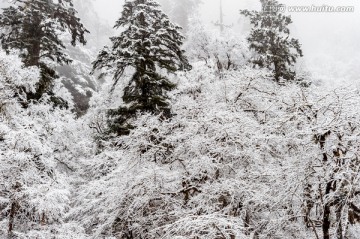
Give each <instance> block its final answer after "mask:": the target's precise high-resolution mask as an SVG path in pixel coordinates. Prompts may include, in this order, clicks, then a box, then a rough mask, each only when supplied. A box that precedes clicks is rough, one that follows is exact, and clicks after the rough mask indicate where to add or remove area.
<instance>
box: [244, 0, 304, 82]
mask: <svg viewBox="0 0 360 239" xmlns="http://www.w3.org/2000/svg"><path fill="white" fill-rule="evenodd" d="M260 1H261V5H262V11H249V10H241V11H240V13H241V14H242V15H244V16H246V17H249V18H250V22H251V25H252V26H253V27H252V29H251V32H250V36H249V37H248V41H249V43H250V49H252V50H254V51H255V52H256V53H257V54H256V56H255V58H254V59H253V61H252V62H253V63H254V65H256V66H259V67H261V68H268V69H271V70H272V71H273V73H274V77H275V80H276V81H278V82H279V81H280V79H281V78H283V79H285V80H294V79H295V72H294V71H293V70H292V69H291V68H292V66H293V65H294V64H295V63H296V60H297V58H298V57H302V56H303V54H302V50H301V44H300V43H299V41H298V40H297V39H294V38H290V30H289V28H288V25H289V24H291V23H292V20H291V17H290V16H285V15H283V14H282V13H281V9H282V7H283V6H282V5H281V4H280V3H279V2H278V1H276V0H260Z"/></svg>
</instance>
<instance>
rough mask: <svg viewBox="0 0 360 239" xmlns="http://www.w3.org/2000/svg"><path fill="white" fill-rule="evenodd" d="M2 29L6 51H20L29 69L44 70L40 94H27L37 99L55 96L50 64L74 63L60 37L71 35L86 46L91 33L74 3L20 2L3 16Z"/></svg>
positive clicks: (1, 40)
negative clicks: (44, 96)
mask: <svg viewBox="0 0 360 239" xmlns="http://www.w3.org/2000/svg"><path fill="white" fill-rule="evenodd" d="M0 29H1V30H2V32H1V34H0V43H1V46H2V47H3V49H5V50H6V51H7V52H9V51H10V50H11V49H18V50H19V51H20V57H21V58H22V60H23V62H24V64H25V66H26V67H30V66H37V67H39V68H40V69H41V76H42V77H41V80H40V82H39V83H38V85H37V91H36V93H35V94H32V93H31V92H27V93H28V98H30V99H36V100H37V99H39V98H40V97H41V96H42V95H43V94H44V93H50V94H52V92H51V88H52V83H53V80H54V79H55V78H56V77H57V74H56V72H55V70H54V69H53V68H52V67H51V66H50V65H49V63H50V62H57V63H60V64H68V63H70V62H71V59H69V57H68V56H67V55H66V54H65V53H64V49H65V45H64V43H63V42H62V40H61V39H60V34H61V33H64V32H69V33H70V35H71V44H72V45H73V46H75V45H76V43H77V42H79V43H81V44H86V40H85V38H84V34H85V33H86V32H88V31H87V30H86V29H85V27H84V26H83V24H82V23H81V22H80V19H79V18H78V17H77V16H76V10H75V9H74V8H73V3H72V0H59V1H53V0H16V1H15V3H14V5H13V6H10V7H7V8H4V9H3V12H2V13H1V14H0Z"/></svg>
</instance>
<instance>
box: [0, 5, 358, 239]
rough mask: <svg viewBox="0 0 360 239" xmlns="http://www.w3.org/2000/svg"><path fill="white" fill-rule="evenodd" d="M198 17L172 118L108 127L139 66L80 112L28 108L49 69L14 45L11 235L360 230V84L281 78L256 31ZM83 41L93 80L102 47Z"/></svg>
mask: <svg viewBox="0 0 360 239" xmlns="http://www.w3.org/2000/svg"><path fill="white" fill-rule="evenodd" d="M148 1H149V2H150V3H151V4H154V6H155V5H156V6H157V7H158V5H157V4H156V3H155V2H154V1H153V0H148ZM65 2H66V0H65ZM128 2H133V1H128ZM142 7H143V8H144V7H145V6H142ZM141 13H142V12H141V11H139V12H138V14H141ZM135 20H136V19H135ZM146 20H149V18H147V19H146ZM193 23H194V24H191V27H190V28H189V31H188V36H189V38H188V42H187V43H186V51H187V55H188V57H189V59H190V60H191V65H192V66H193V67H192V70H189V71H186V72H175V73H174V74H168V73H167V72H166V71H165V70H163V71H161V72H160V73H161V74H163V75H164V76H165V77H167V78H168V80H169V81H171V82H172V83H174V85H176V88H175V89H174V90H173V91H171V92H169V93H168V95H167V102H168V104H169V106H171V117H169V118H167V117H163V115H162V114H161V113H158V114H156V113H154V112H146V111H144V112H142V111H138V112H137V113H136V114H135V116H134V117H133V120H132V122H131V123H132V126H133V129H132V130H131V131H130V132H129V134H128V135H123V136H114V137H111V138H105V139H104V137H102V136H103V135H104V131H106V130H107V127H108V124H107V123H108V122H107V120H108V118H107V116H106V114H107V112H108V110H109V109H113V108H117V107H119V106H121V105H122V104H123V103H124V102H123V100H122V97H123V95H124V89H125V88H126V87H127V84H128V81H127V80H128V79H129V78H131V77H132V76H133V74H134V69H130V70H129V71H127V70H125V71H124V74H123V75H122V77H121V78H120V81H119V82H118V83H119V84H118V87H116V88H113V84H114V82H113V79H112V78H110V77H105V78H103V81H104V83H103V84H102V89H101V90H99V91H98V92H95V93H94V94H93V97H92V99H91V101H90V104H91V108H90V110H89V111H88V112H87V113H86V114H85V115H84V116H82V117H80V118H76V117H75V115H74V114H73V113H72V112H71V111H70V110H68V109H59V108H54V107H53V105H52V104H51V103H49V102H50V101H49V100H48V97H51V96H49V95H47V94H44V96H43V98H42V99H41V100H40V101H39V102H37V103H36V104H34V103H33V102H31V101H30V102H27V104H26V107H25V106H24V104H23V103H24V101H26V100H27V98H26V94H25V92H34V91H35V90H36V84H37V83H38V82H39V80H40V79H41V72H40V70H39V69H38V68H37V67H35V66H34V67H25V66H24V64H23V63H22V61H21V59H20V58H19V57H18V56H17V55H18V53H17V52H14V53H10V54H5V52H4V51H2V50H0V238H1V239H2V238H14V239H15V238H16V239H35V238H36V239H40V238H41V239H49V238H54V239H70V238H71V239H87V238H94V239H102V238H104V239H105V238H106V239H140V238H143V239H158V238H162V239H275V238H281V239H282V238H310V239H319V238H324V239H332V238H349V239H357V238H359V235H360V172H359V171H360V166H359V165H360V160H359V157H360V155H359V153H360V148H359V145H360V141H359V134H360V131H359V130H360V91H359V89H357V87H339V88H336V89H334V88H333V89H330V90H329V89H328V88H325V87H323V85H321V82H318V83H317V84H313V85H308V84H306V86H305V85H301V84H296V83H295V82H291V81H288V82H282V84H279V82H276V81H274V80H273V72H272V71H271V70H269V69H266V68H265V69H254V68H253V67H252V65H250V64H249V60H250V59H251V56H250V54H249V51H248V46H247V44H246V43H245V42H244V41H243V38H241V37H239V36H237V35H236V34H235V33H233V32H231V31H229V32H227V33H224V34H223V35H222V36H219V35H217V34H215V33H214V32H210V31H208V30H206V29H205V27H203V26H202V24H201V23H199V22H196V21H194V22H193ZM127 27H129V28H131V27H134V26H131V25H129V24H128V25H127ZM148 27H149V26H148ZM149 29H150V30H149ZM149 29H147V28H146V27H144V29H137V30H139V31H140V30H141V31H143V30H144V31H145V30H146V31H151V27H149ZM174 29H175V28H174ZM135 30H136V29H135ZM132 33H134V32H132ZM132 33H131V34H132ZM135 33H136V31H135ZM158 39H160V40H161V37H159V38H158ZM126 40H129V41H130V40H134V39H131V38H130V37H129V38H128V39H126ZM131 44H133V42H132V43H131ZM134 44H135V43H134ZM130 49H131V48H130ZM134 49H135V48H134ZM72 50H74V49H72ZM136 50H138V49H136ZM155 50H159V48H156V49H155ZM121 51H122V52H121V54H123V55H122V57H123V58H121V59H122V60H123V61H120V60H121V59H120V58H119V59H114V61H115V63H118V64H121V63H124V64H128V63H131V61H132V60H131V59H125V57H126V56H127V55H125V54H127V53H126V52H125V49H121ZM77 53H79V59H78V61H76V62H75V68H74V69H72V70H71V71H70V73H71V76H69V77H68V78H71V77H79V78H78V80H79V82H81V81H82V80H81V79H82V78H81V76H79V75H85V71H86V69H88V61H89V58H91V55H92V54H93V52H92V51H91V50H90V49H86V48H82V49H80V50H79V51H76V50H74V51H73V54H74V55H76V54H77ZM132 53H133V54H134V55H136V51H135V50H134V51H132ZM136 56H138V55H136ZM82 57H84V58H82ZM138 59H140V58H138ZM118 61H120V62H118ZM63 70H64V72H65V73H69V72H68V70H67V69H65V68H63ZM115 70H116V69H115ZM108 73H114V69H112V68H109V69H108ZM125 79H127V80H125ZM88 82H91V80H89V81H87V83H85V82H83V83H84V85H83V86H84V87H83V88H82V89H78V90H79V92H81V90H84V88H85V90H86V89H88V88H86V87H88V86H85V85H86V84H88ZM89 88H91V87H89ZM55 91H56V92H57V93H58V94H61V95H62V96H64V95H67V96H68V97H70V95H69V94H68V92H66V91H64V89H63V88H62V87H61V85H60V84H59V85H58V86H56V87H55ZM83 93H85V92H83Z"/></svg>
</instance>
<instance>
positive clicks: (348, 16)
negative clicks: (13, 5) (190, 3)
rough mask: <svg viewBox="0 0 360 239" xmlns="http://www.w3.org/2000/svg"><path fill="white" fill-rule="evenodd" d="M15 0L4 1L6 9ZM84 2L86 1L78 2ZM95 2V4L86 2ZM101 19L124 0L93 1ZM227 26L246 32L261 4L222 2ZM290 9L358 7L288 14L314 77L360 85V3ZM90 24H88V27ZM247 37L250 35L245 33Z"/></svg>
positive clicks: (292, 2) (210, 11)
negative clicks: (244, 13)
mask: <svg viewBox="0 0 360 239" xmlns="http://www.w3.org/2000/svg"><path fill="white" fill-rule="evenodd" d="M9 1H11V0H0V5H2V6H5V5H6V4H7V3H8V2H9ZM76 1H83V0H75V1H74V2H76ZM87 1H89V2H90V1H91V0H86V1H85V2H87ZM92 2H93V3H94V7H95V9H96V11H97V13H98V15H99V17H100V18H101V19H103V20H104V21H105V22H107V23H108V24H109V25H110V26H113V25H114V22H115V21H116V19H117V18H118V17H119V15H120V12H121V10H122V9H121V7H122V4H123V2H124V0H92ZM222 2H223V12H224V23H225V24H226V25H229V26H231V28H232V30H234V31H235V32H242V26H243V25H244V24H247V23H246V19H244V18H241V16H240V14H239V10H240V9H254V10H255V9H256V10H259V9H260V1H257V0H242V1H239V0H222ZM279 2H281V3H284V4H285V5H286V6H311V5H316V6H322V5H328V6H354V7H355V11H354V12H348V13H330V12H317V13H309V12H297V13H294V12H291V13H290V12H288V11H286V12H285V14H287V15H291V16H292V19H293V24H292V26H291V29H292V33H291V34H292V36H293V37H296V38H298V39H300V42H301V43H302V47H303V50H304V58H303V59H304V65H306V67H307V68H308V69H309V70H310V71H311V72H312V73H313V75H314V77H317V78H321V79H322V80H324V81H330V80H331V79H332V80H331V81H330V82H333V81H334V80H335V81H336V82H337V83H342V81H343V80H345V81H346V82H349V81H350V82H356V83H360V77H359V76H360V67H359V63H360V50H359V42H360V2H359V1H358V0H301V1H300V0H280V1H279ZM219 3H220V0H203V4H202V5H201V8H200V9H199V11H200V14H199V15H200V16H201V18H202V19H203V20H204V23H205V24H206V25H207V26H208V27H209V28H212V27H214V24H213V23H214V22H216V21H218V19H219V15H220V11H219V5H220V4H219ZM85 24H86V23H85ZM243 34H244V35H245V36H246V32H244V33H243Z"/></svg>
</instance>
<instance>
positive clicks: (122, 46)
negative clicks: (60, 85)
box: [93, 0, 191, 135]
mask: <svg viewBox="0 0 360 239" xmlns="http://www.w3.org/2000/svg"><path fill="white" fill-rule="evenodd" d="M114 28H120V29H124V30H123V31H122V32H121V33H120V35H119V36H116V37H112V38H111V41H112V47H111V48H110V49H109V48H108V47H105V48H104V49H103V50H102V51H101V52H100V53H99V55H98V57H97V59H96V61H95V62H94V63H93V68H94V70H96V69H114V71H115V73H114V80H115V83H114V87H115V85H116V84H117V83H118V81H119V80H120V79H121V77H122V75H123V73H124V70H125V69H127V68H132V69H134V74H133V76H132V77H131V79H130V82H129V83H128V85H127V87H125V89H124V95H123V101H124V103H126V104H127V106H125V107H120V108H118V109H113V110H109V112H108V116H109V131H110V132H111V133H116V134H118V135H124V134H128V133H129V131H130V129H131V128H133V126H132V125H131V123H130V122H129V119H131V118H134V117H135V116H136V113H137V112H138V111H140V112H150V113H153V114H162V115H163V116H164V117H169V116H170V105H169V102H168V97H167V95H166V92H167V91H170V90H172V89H174V88H175V84H174V83H172V82H170V80H169V79H168V78H167V77H166V76H163V75H161V74H160V73H159V69H164V70H167V71H168V72H170V73H175V72H176V71H178V70H185V69H190V68H191V66H190V65H189V63H188V60H187V58H186V57H185V56H184V51H183V50H181V49H180V47H181V45H182V41H183V39H184V37H183V36H182V35H181V34H180V32H179V30H180V29H181V28H180V27H178V26H176V25H175V24H173V23H171V22H170V20H169V18H168V16H167V15H165V14H164V13H163V12H162V11H161V9H160V5H159V4H158V3H157V2H156V1H154V0H129V1H126V2H125V4H124V9H123V11H122V14H121V17H120V18H119V20H118V21H117V22H116V24H115V27H114Z"/></svg>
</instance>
